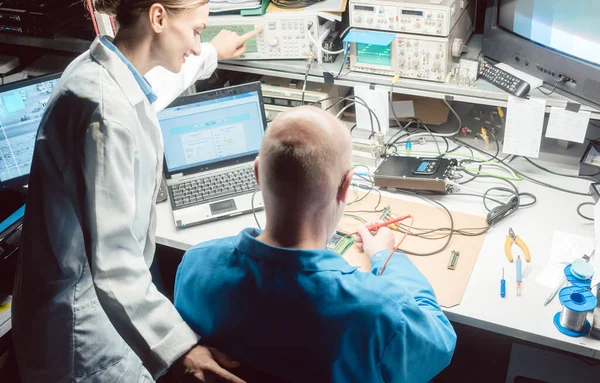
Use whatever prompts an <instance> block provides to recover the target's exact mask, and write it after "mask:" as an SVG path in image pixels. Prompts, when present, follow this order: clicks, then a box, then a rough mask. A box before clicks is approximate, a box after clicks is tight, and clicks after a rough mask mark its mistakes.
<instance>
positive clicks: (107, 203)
mask: <svg viewBox="0 0 600 383" xmlns="http://www.w3.org/2000/svg"><path fill="white" fill-rule="evenodd" d="M85 140H86V141H85V152H84V153H85V159H84V164H83V166H84V176H85V183H86V198H85V203H86V211H87V212H88V216H87V217H86V218H87V219H86V222H87V223H86V225H87V227H88V230H89V233H90V237H91V238H90V248H89V251H90V253H89V255H90V258H91V259H90V265H91V271H92V275H93V279H94V285H95V288H96V293H97V295H98V300H99V301H100V303H101V305H102V307H103V308H104V310H105V312H106V314H107V315H108V317H109V318H110V320H111V322H112V324H113V325H114V326H115V328H116V329H117V331H118V332H119V334H120V335H121V337H123V339H124V340H125V341H126V342H127V344H128V345H129V346H130V347H131V348H132V349H133V350H134V351H135V352H136V354H137V355H138V356H139V357H140V359H141V360H142V361H143V363H144V365H145V366H146V368H147V369H148V371H149V372H150V373H151V374H152V376H154V377H155V378H156V377H158V376H160V375H161V374H162V373H163V372H164V371H165V369H167V368H168V367H169V366H170V365H171V364H172V363H173V362H174V361H175V360H177V359H178V358H179V357H181V356H182V355H183V354H184V353H185V352H186V351H188V350H189V349H190V348H192V347H193V346H194V344H196V342H197V341H198V336H197V335H196V334H195V333H194V332H193V331H192V330H191V329H190V328H189V327H188V326H187V324H185V322H184V321H183V320H182V319H181V316H180V315H179V314H178V313H177V311H176V310H175V308H174V307H173V305H172V304H171V303H170V302H169V301H168V299H167V298H165V297H164V296H163V295H162V294H160V293H159V292H158V291H157V290H156V288H155V286H154V284H153V283H152V279H151V276H150V272H149V269H148V265H147V264H146V261H145V259H144V256H143V247H142V246H140V243H139V241H138V238H137V236H138V235H139V233H136V232H134V221H135V217H136V205H137V204H136V187H135V176H134V167H135V150H136V149H135V147H136V145H135V144H134V140H133V137H132V136H131V134H130V132H129V130H128V129H127V128H125V127H123V126H122V125H120V124H118V123H116V122H112V121H106V120H102V121H99V122H94V123H92V124H91V125H90V127H89V128H88V132H87V134H86V138H85Z"/></svg>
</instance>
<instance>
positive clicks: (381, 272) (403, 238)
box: [379, 214, 415, 275]
mask: <svg viewBox="0 0 600 383" xmlns="http://www.w3.org/2000/svg"><path fill="white" fill-rule="evenodd" d="M409 217H410V226H409V227H408V230H406V231H405V232H404V236H403V237H402V239H401V240H400V242H398V244H397V245H396V247H394V250H392V252H391V253H390V255H389V256H388V257H387V259H386V260H385V263H384V264H383V267H382V268H381V271H380V272H379V275H382V274H383V271H384V270H385V267H386V266H387V264H388V262H389V261H390V259H392V255H394V253H395V252H396V250H398V248H399V247H400V245H402V242H404V240H405V239H406V236H408V233H410V230H411V229H412V227H413V223H415V218H414V217H413V216H412V215H410V214H409V215H407V216H406V217H404V218H405V219H406V218H409Z"/></svg>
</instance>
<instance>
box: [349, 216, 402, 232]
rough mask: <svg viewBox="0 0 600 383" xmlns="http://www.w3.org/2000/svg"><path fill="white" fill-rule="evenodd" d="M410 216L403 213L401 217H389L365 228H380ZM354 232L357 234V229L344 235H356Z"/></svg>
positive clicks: (370, 229)
mask: <svg viewBox="0 0 600 383" xmlns="http://www.w3.org/2000/svg"><path fill="white" fill-rule="evenodd" d="M411 217H412V216H411V215H410V214H409V215H405V216H403V217H398V218H394V219H390V220H387V221H385V222H381V223H376V224H374V225H370V226H367V229H369V231H372V230H377V229H379V228H382V227H384V226H389V225H391V224H394V223H396V222H400V221H404V220H405V219H408V218H411ZM356 234H358V231H355V232H354V233H350V234H347V235H346V237H350V236H352V235H356Z"/></svg>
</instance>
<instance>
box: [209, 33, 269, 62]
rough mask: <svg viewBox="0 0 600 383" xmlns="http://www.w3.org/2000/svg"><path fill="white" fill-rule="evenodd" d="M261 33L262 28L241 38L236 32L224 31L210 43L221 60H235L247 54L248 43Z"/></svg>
mask: <svg viewBox="0 0 600 383" xmlns="http://www.w3.org/2000/svg"><path fill="white" fill-rule="evenodd" d="M260 32H262V28H261V27H256V28H255V29H254V30H253V31H250V32H248V33H245V34H243V35H241V36H240V35H238V34H237V33H235V32H232V31H228V30H226V29H223V30H222V31H221V32H219V34H218V35H216V36H215V37H214V38H213V39H212V40H211V41H210V43H211V44H212V45H213V46H214V47H215V49H216V50H217V57H218V59H219V60H230V59H235V58H238V57H240V56H241V55H243V54H244V53H245V52H246V41H248V40H250V39H251V38H253V37H256V36H257V35H258V34H259V33H260Z"/></svg>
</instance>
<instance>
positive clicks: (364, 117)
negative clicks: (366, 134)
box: [354, 85, 390, 134]
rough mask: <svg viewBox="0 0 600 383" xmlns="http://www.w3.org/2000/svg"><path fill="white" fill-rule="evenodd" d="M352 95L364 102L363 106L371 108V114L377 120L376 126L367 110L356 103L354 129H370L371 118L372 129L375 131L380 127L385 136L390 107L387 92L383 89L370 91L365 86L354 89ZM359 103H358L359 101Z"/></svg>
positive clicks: (375, 121)
mask: <svg viewBox="0 0 600 383" xmlns="http://www.w3.org/2000/svg"><path fill="white" fill-rule="evenodd" d="M354 95H355V96H356V97H360V98H361V99H362V100H364V102H365V104H367V105H368V106H369V108H371V110H372V111H373V113H374V114H375V115H376V116H377V119H379V124H380V125H377V119H376V118H375V116H373V115H372V114H371V113H370V112H369V111H368V110H367V108H365V107H364V106H363V105H362V104H359V103H358V102H357V103H356V104H355V105H356V127H357V128H359V129H365V130H370V129H371V117H372V118H373V129H374V130H375V131H377V129H378V128H379V126H381V131H382V132H383V134H385V133H386V132H387V130H388V128H389V125H390V124H389V119H390V106H389V94H388V91H387V90H383V89H370V88H369V87H368V86H366V85H360V86H355V87H354ZM359 102H360V101H359Z"/></svg>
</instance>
